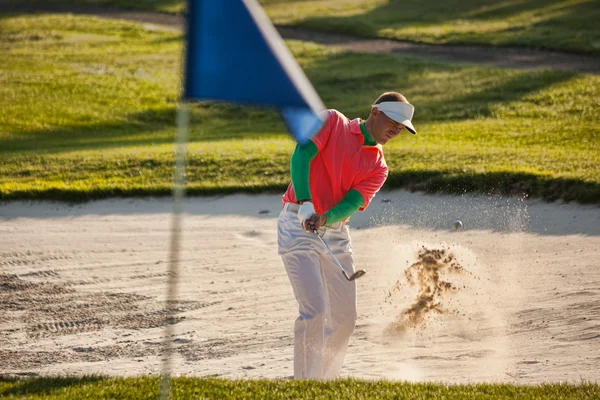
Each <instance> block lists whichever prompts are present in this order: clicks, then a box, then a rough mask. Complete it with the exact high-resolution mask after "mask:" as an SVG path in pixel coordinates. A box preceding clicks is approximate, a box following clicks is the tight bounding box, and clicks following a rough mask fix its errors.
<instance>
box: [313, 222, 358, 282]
mask: <svg viewBox="0 0 600 400" xmlns="http://www.w3.org/2000/svg"><path fill="white" fill-rule="evenodd" d="M313 232H314V234H315V235H317V237H318V238H319V240H320V241H321V243H323V246H325V248H326V249H327V252H329V254H330V255H331V258H333V261H334V262H335V264H336V265H337V266H338V268H339V269H341V270H342V274H344V277H345V278H346V280H349V281H353V280H355V279H358V278H360V277H361V276H363V275H364V274H366V273H367V271H365V270H364V269H359V270H358V271H356V272H355V273H353V274H352V275H351V276H348V274H347V273H346V271H345V270H344V267H342V264H340V262H339V261H338V259H337V258H336V257H335V256H334V255H333V252H332V251H331V249H330V248H329V246H327V243H325V240H323V238H322V237H321V235H320V234H319V232H317V230H316V229H314V228H313Z"/></svg>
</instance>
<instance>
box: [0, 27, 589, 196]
mask: <svg viewBox="0 0 600 400" xmlns="http://www.w3.org/2000/svg"><path fill="white" fill-rule="evenodd" d="M289 45H290V47H291V49H292V52H293V53H294V55H295V56H296V57H297V59H298V61H299V62H300V64H301V65H302V67H303V68H304V69H305V70H306V72H307V74H308V76H309V78H310V79H311V80H312V82H313V83H314V85H315V87H316V89H317V91H318V92H319V93H320V95H321V96H322V98H323V100H324V102H325V104H326V105H327V106H328V107H331V108H337V109H339V110H340V111H342V112H344V113H345V114H347V115H349V116H352V117H357V116H360V117H363V118H364V117H366V116H367V115H368V112H369V104H371V102H372V101H373V100H374V99H375V98H376V97H377V96H378V95H379V94H380V93H381V92H383V91H386V90H390V89H395V90H399V91H401V92H403V93H404V94H405V95H406V96H407V97H408V98H409V100H410V101H411V102H412V103H413V104H415V105H416V110H417V111H416V115H415V121H414V122H415V124H416V126H417V128H418V130H419V134H418V135H416V136H413V135H409V134H405V135H401V136H400V137H399V138H398V139H395V141H394V142H393V143H391V144H389V145H388V146H386V148H385V154H386V159H387V162H388V165H389V167H390V172H391V173H390V177H389V179H388V182H387V187H388V188H393V187H407V186H411V185H414V186H416V187H420V188H426V189H427V190H429V191H436V190H444V191H449V192H457V193H462V192H465V191H480V192H502V193H512V192H521V191H523V192H526V193H530V194H532V195H536V196H541V197H544V198H547V199H554V198H558V197H562V198H565V199H569V200H570V199H577V200H579V201H581V202H598V201H599V200H600V127H599V124H598V116H597V109H598V105H599V104H600V77H598V76H591V75H582V74H575V73H571V72H564V71H547V70H539V71H515V70H503V69H493V68H479V67H474V66H460V65H444V64H440V63H430V62H427V61H424V60H421V59H416V58H408V57H400V56H394V55H389V56H386V55H363V54H351V53H346V52H342V51H332V50H329V49H326V48H323V47H319V46H316V45H313V44H305V43H299V42H290V43H289ZM0 51H1V52H2V55H3V56H2V57H1V58H0V109H1V110H2V113H1V114H0V198H1V199H4V200H8V199H60V200H67V201H77V200H89V199H94V198H102V197H110V196H131V195H166V194H169V193H170V188H171V177H172V170H173V147H172V144H171V143H172V140H173V138H174V134H175V127H174V125H175V103H176V99H177V95H178V91H179V61H180V52H181V34H180V33H179V32H177V31H172V30H162V29H160V28H158V27H154V26H150V25H144V24H135V23H129V22H122V21H107V20H102V19H96V18H91V17H75V16H65V15H40V16H12V17H6V16H5V17H2V18H1V19H0ZM192 121H193V127H192V131H191V134H190V142H189V154H188V171H187V177H188V190H189V192H190V193H195V194H208V193H227V192H234V191H247V192H256V191H265V190H281V189H282V188H284V187H285V186H286V185H287V183H288V182H289V175H288V169H289V156H290V154H291V152H292V151H293V147H294V143H293V142H292V140H291V139H290V138H289V137H288V136H287V135H286V134H285V133H284V132H285V128H284V125H283V124H282V122H281V120H280V119H279V117H278V115H277V114H276V113H275V112H273V111H269V110H258V109H253V108H244V107H237V106H229V105H215V104H211V103H201V104H199V105H197V106H195V107H194V110H193V118H192Z"/></svg>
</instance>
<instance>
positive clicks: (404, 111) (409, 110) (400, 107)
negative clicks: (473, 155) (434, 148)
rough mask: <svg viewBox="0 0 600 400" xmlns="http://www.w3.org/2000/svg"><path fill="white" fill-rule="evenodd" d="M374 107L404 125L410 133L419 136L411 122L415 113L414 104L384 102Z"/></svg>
mask: <svg viewBox="0 0 600 400" xmlns="http://www.w3.org/2000/svg"><path fill="white" fill-rule="evenodd" d="M373 107H377V108H378V109H380V110H381V111H383V113H384V114H385V115H387V116H388V117H390V118H391V119H393V120H394V121H396V122H398V123H400V124H402V125H404V126H405V127H406V129H408V130H409V131H410V133H413V134H415V135H416V134H417V131H416V130H415V127H414V126H413V124H412V122H410V121H411V120H412V117H413V114H414V113H415V107H413V105H412V104H408V103H402V102H400V101H384V102H383V103H379V104H373Z"/></svg>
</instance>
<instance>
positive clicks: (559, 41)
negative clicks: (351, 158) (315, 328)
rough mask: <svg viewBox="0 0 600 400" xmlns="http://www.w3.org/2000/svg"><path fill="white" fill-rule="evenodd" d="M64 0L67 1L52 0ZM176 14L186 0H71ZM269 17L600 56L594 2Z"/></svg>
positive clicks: (348, 5)
mask: <svg viewBox="0 0 600 400" xmlns="http://www.w3.org/2000/svg"><path fill="white" fill-rule="evenodd" d="M50 1H54V2H64V0H50ZM69 1H71V2H79V3H88V4H95V5H105V6H112V7H117V8H130V9H142V10H146V11H160V12H170V13H181V12H183V10H184V7H185V2H184V1H183V0H69ZM259 1H260V3H261V4H262V5H263V7H264V8H265V11H266V12H267V14H268V15H269V16H270V17H271V19H272V20H273V22H275V23H277V24H282V25H293V26H302V27H307V28H312V29H316V30H322V31H331V32H343V33H348V34H352V35H360V36H367V37H384V38H392V39H402V40H411V41H416V42H424V43H436V44H477V45H490V46H523V47H533V48H544V49H552V50H562V51H569V52H576V53H586V54H594V55H600V30H598V27H597V21H598V20H599V19H600V6H599V4H598V0H527V1H508V0H505V1H498V0H464V1H442V0H369V1H364V0H318V1H316V0H313V1H307V0H259Z"/></svg>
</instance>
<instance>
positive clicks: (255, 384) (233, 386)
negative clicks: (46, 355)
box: [0, 377, 600, 400]
mask: <svg viewBox="0 0 600 400" xmlns="http://www.w3.org/2000/svg"><path fill="white" fill-rule="evenodd" d="M172 382H173V384H172V391H171V395H172V399H373V400H376V399H428V400H436V399H445V400H450V399H464V400H470V399H473V400H475V399H477V400H486V399H520V400H533V399H536V400H537V399H540V400H541V399H548V400H551V399H561V400H562V399H572V400H575V399H597V398H598V396H600V386H598V385H597V384H592V383H581V384H562V383H559V384H544V385H537V386H517V385H508V384H472V385H443V384H437V383H406V382H389V381H361V380H356V379H343V380H338V381H334V382H315V381H285V380H225V379H213V378H176V379H174V380H173V381H172ZM158 388H159V379H158V378H151V377H139V378H102V377H85V378H31V379H11V378H0V397H7V396H11V397H17V396H18V398H20V399H57V400H58V399H156V398H158V394H159V393H158Z"/></svg>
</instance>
